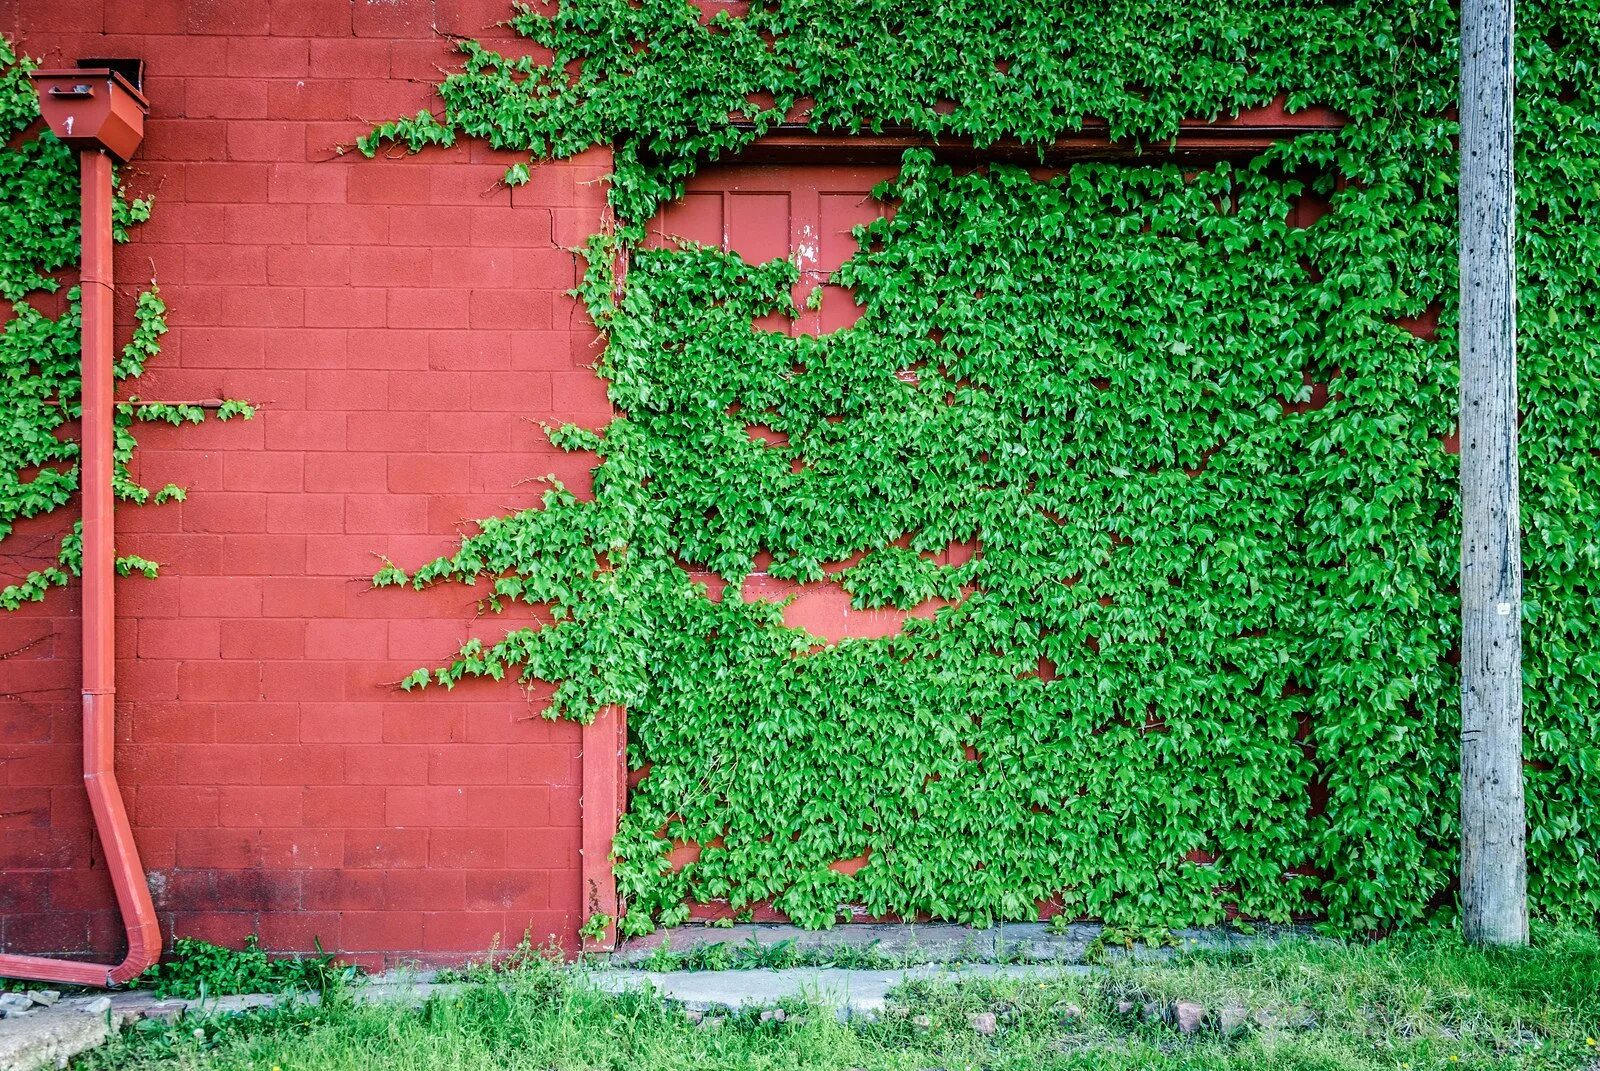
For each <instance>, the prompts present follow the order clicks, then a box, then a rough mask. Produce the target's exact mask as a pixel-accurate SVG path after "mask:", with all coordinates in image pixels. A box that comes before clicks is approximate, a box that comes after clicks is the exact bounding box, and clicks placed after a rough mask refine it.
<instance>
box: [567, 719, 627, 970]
mask: <svg viewBox="0 0 1600 1071" xmlns="http://www.w3.org/2000/svg"><path fill="white" fill-rule="evenodd" d="M582 746H583V796H582V801H581V806H582V841H581V848H580V849H579V851H580V853H581V855H582V857H583V858H582V861H581V864H580V867H579V873H580V876H581V878H580V880H581V881H582V882H583V888H582V893H581V896H580V898H579V903H580V904H582V905H583V907H582V911H583V914H584V919H585V920H587V919H588V918H589V917H590V916H593V915H596V914H601V915H606V916H609V917H610V919H611V922H610V924H609V925H608V926H607V927H606V932H605V934H604V936H603V937H601V938H600V939H599V940H596V939H594V938H592V937H585V938H584V939H583V949H584V951H585V952H603V951H610V950H611V949H613V948H615V947H616V946H617V918H618V917H619V915H620V911H619V908H620V904H619V902H618V898H617V874H616V869H615V868H614V867H613V866H612V858H611V845H612V841H613V839H614V838H615V837H616V834H617V823H618V821H619V820H620V819H621V817H622V811H623V808H624V807H626V806H627V791H628V779H627V769H626V766H627V747H628V712H627V711H626V710H624V709H623V708H622V707H617V706H610V707H603V708H601V710H600V712H599V713H598V714H596V715H595V718H594V720H593V721H592V722H590V723H589V724H587V725H585V726H584V727H583V744H582Z"/></svg>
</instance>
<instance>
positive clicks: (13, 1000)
mask: <svg viewBox="0 0 1600 1071" xmlns="http://www.w3.org/2000/svg"><path fill="white" fill-rule="evenodd" d="M31 1007H33V1000H32V999H31V998H29V996H28V994H26V993H0V1010H4V1011H11V1010H12V1009H16V1010H18V1011H25V1010H26V1009H28V1008H31Z"/></svg>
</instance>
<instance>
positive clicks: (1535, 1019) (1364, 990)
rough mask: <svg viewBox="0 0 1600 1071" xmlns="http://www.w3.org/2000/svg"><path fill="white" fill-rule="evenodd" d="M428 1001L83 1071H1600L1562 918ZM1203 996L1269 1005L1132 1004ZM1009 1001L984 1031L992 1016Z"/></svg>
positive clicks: (208, 1029) (1594, 1008) (335, 1003)
mask: <svg viewBox="0 0 1600 1071" xmlns="http://www.w3.org/2000/svg"><path fill="white" fill-rule="evenodd" d="M473 977H474V978H477V979H482V980H485V983H486V984H481V985H475V986H472V987H470V988H468V989H467V990H465V991H464V992H463V993H462V994H461V995H459V996H456V997H453V998H440V999H435V1000H432V1001H430V1002H429V1003H428V1004H426V1005H424V1006H423V1007H421V1008H405V1007H400V1006H396V1005H364V1004H360V1003H356V1002H354V1001H353V1000H352V999H351V998H350V993H351V990H350V989H347V988H343V987H339V986H335V987H334V988H332V989H330V990H329V991H328V994H327V998H328V999H327V1002H326V1004H324V1005H323V1006H321V1007H306V1006H301V1007H292V1006H291V1007H287V1008H281V1009H277V1010H273V1011H270V1012H266V1013H258V1014H252V1015H244V1016H238V1017H234V1018H228V1019H210V1020H204V1021H200V1022H196V1021H195V1020H186V1021H184V1022H182V1023H180V1024H177V1025H176V1026H168V1025H165V1024H159V1023H145V1024H142V1028H141V1029H139V1030H135V1031H129V1032H125V1033H124V1034H123V1035H122V1037H121V1038H120V1039H118V1040H116V1041H114V1042H113V1043H112V1044H111V1045H110V1046H108V1047H106V1048H104V1049H101V1050H99V1051H97V1052H95V1053H92V1054H89V1055H88V1056H86V1057H85V1058H82V1059H80V1060H79V1061H78V1062H77V1063H76V1064H74V1065H73V1066H74V1067H77V1068H80V1069H110V1068H118V1069H152V1071H153V1069H156V1068H163V1069H164V1068H172V1069H178V1068H183V1069H191V1071H210V1069H216V1071H222V1069H224V1068H226V1069H230V1071H231V1069H241V1071H242V1069H259V1071H273V1069H277V1071H304V1069H313V1068H314V1069H317V1071H345V1069H348V1071H358V1069H359V1071H385V1069H395V1071H399V1069H405V1071H426V1069H439V1071H444V1069H452V1071H455V1069H461V1071H475V1069H488V1068H507V1069H527V1071H550V1069H555V1071H591V1069H601V1068H604V1069H610V1071H635V1069H637V1071H680V1069H681V1071H691V1069H693V1071H701V1069H719V1071H742V1069H750V1071H788V1069H793V1071H802V1069H804V1071H848V1069H853V1068H859V1069H870V1071H878V1069H884V1071H890V1069H893V1071H921V1069H929V1068H939V1069H948V1071H956V1069H967V1068H974V1069H976V1068H984V1069H994V1071H1036V1069H1042V1071H1054V1069H1067V1068H1072V1069H1092V1071H1111V1069H1128V1071H1133V1069H1141V1071H1143V1069H1180V1068H1181V1069H1185V1071H1187V1069H1218V1071H1235V1069H1237V1071H1279V1069H1284V1071H1297V1069H1305V1071H1313V1069H1314V1071H1344V1069H1369V1068H1371V1069H1384V1071H1397V1069H1398V1071H1406V1069H1411V1068H1415V1069H1423V1068H1441V1069H1448V1068H1489V1067H1494V1068H1573V1069H1582V1071H1600V1048H1597V1047H1596V1045H1595V1044H1594V1039H1595V1038H1596V1037H1597V1036H1600V938H1597V937H1596V935H1593V934H1579V933H1573V932H1565V931H1563V932H1545V933H1542V934H1540V935H1539V939H1538V940H1537V942H1536V945H1535V947H1533V948H1531V949H1526V950H1519V951H1501V952H1480V951H1477V950H1473V949H1468V948H1466V947H1464V946H1462V944H1461V943H1460V941H1459V939H1457V938H1455V937H1454V936H1452V935H1449V934H1432V935H1426V936H1417V937H1408V938H1402V939H1394V940H1389V941H1384V942H1378V943H1372V944H1354V943H1352V944H1338V943H1317V942H1292V943H1287V944H1283V945H1279V946H1276V947H1271V948H1264V949H1257V950H1253V951H1248V952H1235V953H1229V954H1227V955H1220V954H1194V955H1186V956H1182V957H1179V958H1178V959H1176V960H1175V961H1173V962H1171V963H1167V964H1143V965H1141V964H1133V963H1118V964H1115V965H1113V966H1111V967H1108V968H1106V969H1105V970H1104V971H1102V972H1098V973H1096V974H1094V975H1091V976H1088V977H1070V978H1064V979H1061V980H1058V981H1050V982H1046V983H1039V982H1029V983H1016V982H1012V983H1006V984H1001V983H966V984H963V985H960V986H956V985H953V984H951V983H947V982H946V983H937V984H935V983H920V982H919V983H914V984H912V985H909V986H906V987H904V988H903V989H902V990H901V991H900V992H899V994H898V997H897V999H896V1002H895V1003H894V1004H893V1006H892V1007H891V1010H890V1012H889V1014H886V1015H884V1016H883V1017H881V1018H879V1019H878V1020H876V1021H872V1022H859V1021H858V1022H853V1023H840V1022H839V1021H838V1020H837V1019H836V1018H835V1017H834V1015H833V1014H832V1013H830V1012H826V1011H820V1010H818V1009H815V1008H811V1007H807V1006H805V1005H801V1004H797V1005H794V1006H791V1007H789V1008H788V1009H787V1012H788V1014H787V1016H786V1018H785V1019H784V1020H783V1021H776V1020H774V1019H772V1018H770V1017H769V1018H768V1020H767V1021H762V1019H761V1018H760V1016H759V1015H758V1014H757V1013H755V1012H746V1013H741V1014H735V1015H729V1016H726V1017H707V1019H706V1021H704V1022H702V1023H700V1024H696V1023H694V1022H692V1021H690V1019H689V1018H688V1017H686V1016H685V1015H684V1013H683V1012H682V1011H680V1010H677V1009H675V1008H673V1007H670V1006H666V1005H663V1003H662V1002H661V1001H659V1000H657V999H655V998H653V997H649V996H640V995H630V996H623V997H608V996H604V995H601V994H598V993H596V992H594V991H593V990H592V989H589V988H586V987H585V986H584V985H583V984H582V982H581V979H580V978H579V977H578V975H577V974H576V972H573V971H571V970H569V969H567V968H565V967H562V966H560V965H558V964H553V963H550V962H546V961H541V960H538V959H537V958H525V959H523V960H521V961H520V962H518V963H517V964H516V965H515V966H513V967H512V968H510V969H507V970H504V971H499V972H495V973H489V972H482V971H480V972H477V973H476V974H474V975H473ZM1179 999H1182V1000H1190V1001H1194V1002H1197V1003H1200V1004H1203V1005H1206V1006H1207V1007H1208V1008H1210V1009H1213V1010H1215V1009H1219V1008H1222V1007H1224V1006H1232V1007H1234V1008H1236V1009H1239V1010H1243V1011H1246V1012H1249V1013H1251V1014H1252V1015H1253V1014H1254V1013H1261V1018H1262V1020H1263V1024H1264V1025H1255V1024H1252V1025H1251V1026H1250V1027H1248V1028H1247V1029H1246V1030H1244V1031H1243V1032H1241V1033H1239V1034H1237V1035H1236V1036H1232V1037H1224V1036H1222V1035H1221V1034H1220V1033H1219V1032H1218V1031H1217V1030H1215V1029H1212V1028H1210V1027H1209V1026H1208V1027H1207V1028H1205V1029H1203V1030H1202V1031H1201V1032H1200V1033H1199V1034H1196V1035H1192V1036H1189V1035H1184V1034H1182V1033H1180V1032H1179V1031H1178V1030H1177V1029H1176V1028H1174V1027H1172V1026H1169V1025H1166V1024H1165V1023H1163V1022H1161V1021H1145V1020H1144V1019H1143V1018H1141V1017H1140V1016H1139V1015H1138V1014H1119V1012H1118V1010H1117V1009H1118V1006H1119V1005H1125V1004H1128V1003H1132V1004H1135V1005H1136V1006H1143V1005H1144V1004H1146V1003H1150V1004H1152V1005H1161V1004H1163V1003H1165V1002H1170V1001H1174V1000H1179ZM979 1013H989V1014H992V1015H993V1016H994V1018H995V1023H996V1026H997V1029H996V1030H995V1032H994V1033H993V1035H992V1036H986V1035H984V1034H981V1033H979V1032H978V1031H977V1030H975V1029H974V1028H973V1019H972V1017H973V1016H974V1015H975V1014H979Z"/></svg>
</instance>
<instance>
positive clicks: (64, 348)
mask: <svg viewBox="0 0 1600 1071" xmlns="http://www.w3.org/2000/svg"><path fill="white" fill-rule="evenodd" d="M31 67H32V65H31V64H30V63H29V62H28V61H27V60H26V59H25V58H21V57H18V56H17V54H16V53H15V51H14V50H13V49H12V47H11V44H10V42H8V41H7V40H6V39H5V38H3V37H0V144H3V145H4V147H3V148H0V235H4V236H5V240H4V241H3V242H0V300H4V301H6V302H8V303H9V305H10V308H9V312H8V313H7V314H5V315H3V317H0V398H4V399H5V414H4V417H3V418H0V550H4V552H5V553H6V555H7V560H8V564H10V565H12V566H13V567H15V568H16V572H14V573H12V574H11V575H10V576H5V577H0V608H4V609H7V610H14V609H16V608H17V607H18V606H20V605H22V604H23V603H25V602H34V601H38V600H40V599H43V598H44V597H45V594H46V593H47V592H48V591H49V590H50V589H51V588H52V587H59V586H62V585H65V584H66V583H67V581H68V580H69V578H70V577H72V576H75V575H77V573H78V570H79V567H80V565H81V563H82V553H83V548H82V545H81V542H80V539H79V536H78V525H77V524H73V525H72V527H71V528H70V530H68V531H67V532H65V534H63V533H62V532H61V528H62V527H63V526H62V525H55V526H52V528H51V529H50V531H49V533H48V534H47V535H46V536H44V537H42V538H43V539H46V540H48V546H43V547H42V546H41V545H40V541H39V540H30V539H25V538H23V537H20V536H17V535H16V534H15V532H16V526H17V525H18V523H19V522H24V521H28V520H31V519H33V518H36V517H43V516H45V515H48V514H51V513H54V512H56V511H58V510H63V509H66V508H67V507H68V506H69V505H70V503H71V501H72V498H73V495H74V493H75V492H76V491H77V489H78V464H77V458H78V444H77V443H76V442H74V441H73V440H72V439H71V438H70V431H71V430H72V428H71V426H72V425H73V424H74V422H75V421H76V420H77V419H78V416H79V388H80V379H79V367H78V360H79V326H80V320H79V313H78V290H77V287H75V286H74V287H71V288H70V289H68V290H67V292H66V294H65V300H64V301H61V300H56V299H55V298H54V297H53V295H57V293H58V291H59V290H60V289H61V281H60V278H59V277H60V275H61V274H62V273H63V272H68V271H70V270H71V269H72V267H73V265H74V264H76V263H77V258H78V251H79V250H78V180H77V170H78V167H77V160H76V157H75V155H74V154H73V152H72V151H71V150H70V149H68V148H67V147H66V146H65V145H63V144H62V143H61V142H60V141H58V140H57V139H56V137H55V136H54V135H53V134H51V133H50V132H49V131H48V130H36V129H35V126H36V124H37V123H38V120H39V108H38V98H37V97H36V95H35V94H34V91H33V87H32V86H31V85H30V84H29V82H28V78H27V72H28V70H30V69H31ZM112 210H113V214H112V226H113V228H114V231H115V238H116V240H117V241H119V242H120V241H126V240H127V232H128V228H130V227H132V226H135V225H137V224H139V223H141V222H143V221H144V220H145V219H147V218H148V217H149V215H150V202H149V201H147V200H138V199H133V198H129V197H127V196H125V195H119V196H118V197H117V199H116V200H115V201H114V203H113V205H112ZM133 315H134V330H133V334H132V337H131V338H130V339H129V341H128V343H127V344H126V345H125V346H123V348H122V353H121V355H120V357H119V359H118V360H117V362H116V364H115V376H116V378H117V381H118V385H119V388H121V390H120V392H121V393H125V392H126V388H127V386H128V385H129V384H131V383H132V382H133V381H136V380H137V378H138V377H139V375H140V374H141V373H142V372H143V370H144V365H145V362H147V361H148V360H150V358H152V357H154V356H155V355H156V354H157V353H159V352H160V348H161V345H160V340H161V336H162V335H163V334H165V333H166V330H167V326H166V305H165V303H164V302H163V301H162V300H161V295H160V292H159V291H158V289H157V288H156V286H155V284H154V283H152V284H151V285H150V287H149V289H147V290H143V291H141V292H140V293H139V295H138V297H137V298H136V300H135V304H134V313H133ZM205 415H206V414H205V410H203V409H201V408H199V407H198V406H194V405H187V404H183V405H170V404H165V403H156V404H141V403H139V402H138V399H137V398H136V397H134V398H130V399H129V400H128V401H127V402H126V403H124V404H122V405H120V406H119V407H118V410H117V414H116V447H115V452H116V466H115V473H114V476H113V485H114V492H115V494H116V497H117V498H118V499H119V500H120V501H123V502H132V503H144V502H152V501H153V502H157V503H159V502H167V501H174V500H181V499H182V498H183V496H184V491H183V488H181V487H178V486H175V485H171V484H169V485H167V486H165V487H162V488H159V489H157V490H152V489H150V488H148V487H144V486H142V485H141V484H140V483H139V482H138V481H137V480H135V479H133V478H132V476H130V474H129V471H128V462H129V461H130V460H131V459H132V457H133V451H134V449H135V447H136V446H137V445H138V444H137V442H136V440H135V439H134V435H133V428H134V425H136V424H138V423H141V422H148V421H164V422H166V423H169V424H182V423H198V422H199V421H201V420H204V419H205ZM250 415H251V409H250V407H249V406H248V405H247V404H245V403H243V402H239V401H224V402H223V403H222V405H221V406H220V408H219V409H218V411H217V416H218V417H219V418H221V419H223V420H227V419H229V418H230V417H233V416H243V417H247V418H248V417H249V416H250ZM18 544H28V545H26V546H19V545H18ZM31 563H37V564H38V565H39V567H38V568H32V567H31ZM156 568H157V565H156V563H155V562H153V561H150V560H149V559H147V558H142V557H139V556H138V555H132V554H129V555H123V556H121V557H119V558H118V559H117V569H118V571H119V572H121V573H122V574H123V575H124V576H126V575H128V574H129V573H133V572H138V573H141V574H143V575H145V576H154V575H155V573H156Z"/></svg>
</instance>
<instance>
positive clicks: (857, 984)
mask: <svg viewBox="0 0 1600 1071" xmlns="http://www.w3.org/2000/svg"><path fill="white" fill-rule="evenodd" d="M1090 970H1092V968H1090V967H1085V966H1082V965H1081V964H1060V965H1055V964H1051V965H1043V964H993V963H975V964H972V965H971V966H966V967H944V966H937V965H933V966H925V967H907V968H905V969H903V970H893V971H854V970H839V969H837V968H832V967H791V968H788V969H786V970H753V971H638V970H599V971H592V972H589V973H588V974H587V975H586V976H585V982H586V983H587V984H589V985H592V986H594V987H595V988H597V989H599V990H601V991H603V992H606V993H624V992H629V991H637V990H644V989H652V990H654V991H656V992H657V993H659V994H660V995H661V996H662V997H663V998H664V999H666V1000H670V1001H673V1002H675V1003H678V1004H681V1005H683V1006H684V1007H685V1008H686V1009H688V1010H690V1011H700V1012H704V1011H714V1010H716V1009H719V1008H730V1009H731V1008H741V1007H763V1008H764V1007H771V1006H773V1005H775V1004H778V1003H779V1002H781V1001H785V1000H792V999H795V998H798V997H805V998H808V999H809V1000H811V1001H812V1002H813V1003H815V1004H818V1005H820V1006H822V1007H824V1008H832V1009H833V1010H834V1011H836V1012H838V1013H839V1015H840V1017H841V1018H848V1017H851V1016H873V1015H877V1014H878V1013H879V1012H881V1011H883V1009H884V999H885V998H886V997H887V996H888V994H889V991H890V990H891V989H893V988H895V987H896V986H898V985H902V984H904V983H905V982H908V981H912V980H914V979H927V980H948V981H952V982H960V981H970V980H972V979H977V978H1024V979H1027V978H1038V979H1046V978H1060V977H1062V976H1064V975H1068V974H1087V973H1088V972H1089V971H1090Z"/></svg>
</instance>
